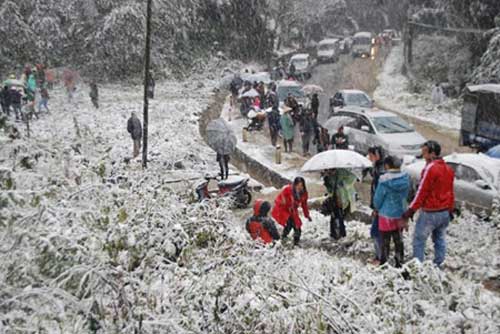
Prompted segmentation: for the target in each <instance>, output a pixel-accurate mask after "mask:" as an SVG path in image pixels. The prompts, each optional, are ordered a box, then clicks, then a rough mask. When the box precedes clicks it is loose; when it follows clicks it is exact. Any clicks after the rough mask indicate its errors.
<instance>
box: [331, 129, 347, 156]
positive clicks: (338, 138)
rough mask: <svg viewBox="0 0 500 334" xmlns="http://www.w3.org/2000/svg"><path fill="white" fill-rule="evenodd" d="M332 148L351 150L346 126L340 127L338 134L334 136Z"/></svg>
mask: <svg viewBox="0 0 500 334" xmlns="http://www.w3.org/2000/svg"><path fill="white" fill-rule="evenodd" d="M332 146H333V149H335V150H348V149H349V136H347V135H346V134H345V133H344V126H343V125H342V126H340V127H339V129H338V130H337V133H336V134H334V135H333V136H332Z"/></svg>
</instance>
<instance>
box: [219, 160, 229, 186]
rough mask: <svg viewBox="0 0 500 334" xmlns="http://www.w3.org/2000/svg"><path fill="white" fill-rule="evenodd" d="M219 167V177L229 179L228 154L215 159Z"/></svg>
mask: <svg viewBox="0 0 500 334" xmlns="http://www.w3.org/2000/svg"><path fill="white" fill-rule="evenodd" d="M217 160H218V161H219V167H220V177H221V178H222V179H223V180H224V179H225V180H227V179H228V177H229V154H226V155H220V156H218V157H217Z"/></svg>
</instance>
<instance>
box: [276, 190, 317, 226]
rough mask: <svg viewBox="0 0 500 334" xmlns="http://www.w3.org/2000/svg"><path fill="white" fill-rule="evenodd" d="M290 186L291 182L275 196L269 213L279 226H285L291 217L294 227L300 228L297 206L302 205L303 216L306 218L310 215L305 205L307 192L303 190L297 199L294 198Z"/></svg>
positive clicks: (300, 222)
mask: <svg viewBox="0 0 500 334" xmlns="http://www.w3.org/2000/svg"><path fill="white" fill-rule="evenodd" d="M292 187H293V186H292V185H291V184H289V185H287V186H285V187H284V188H283V190H282V191H281V193H280V194H279V195H278V197H276V200H275V201H274V208H273V211H272V213H271V215H272V216H273V218H274V220H276V221H277V222H278V224H280V225H281V226H286V224H287V222H288V219H289V218H290V217H292V218H293V221H294V224H295V227H296V228H298V229H300V228H301V227H302V221H301V220H300V217H299V206H300V207H302V211H303V212H304V216H305V217H306V218H308V219H309V217H310V216H309V207H308V206H307V198H308V194H307V192H304V193H303V194H302V195H301V196H300V198H299V199H295V198H294V196H293V189H292Z"/></svg>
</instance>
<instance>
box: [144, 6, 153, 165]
mask: <svg viewBox="0 0 500 334" xmlns="http://www.w3.org/2000/svg"><path fill="white" fill-rule="evenodd" d="M147 1H148V4H147V10H146V49H145V51H144V53H145V54H144V115H143V127H142V139H143V142H142V168H148V124H149V98H148V84H149V63H150V56H151V0H147Z"/></svg>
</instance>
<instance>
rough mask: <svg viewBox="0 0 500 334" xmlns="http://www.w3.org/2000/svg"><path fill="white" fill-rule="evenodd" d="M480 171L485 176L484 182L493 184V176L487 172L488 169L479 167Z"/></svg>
mask: <svg viewBox="0 0 500 334" xmlns="http://www.w3.org/2000/svg"><path fill="white" fill-rule="evenodd" d="M480 168H481V171H482V172H483V174H484V175H485V176H486V181H488V182H489V183H490V184H495V178H494V177H493V174H491V172H490V171H489V170H488V168H485V167H483V166H481V167H480Z"/></svg>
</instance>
